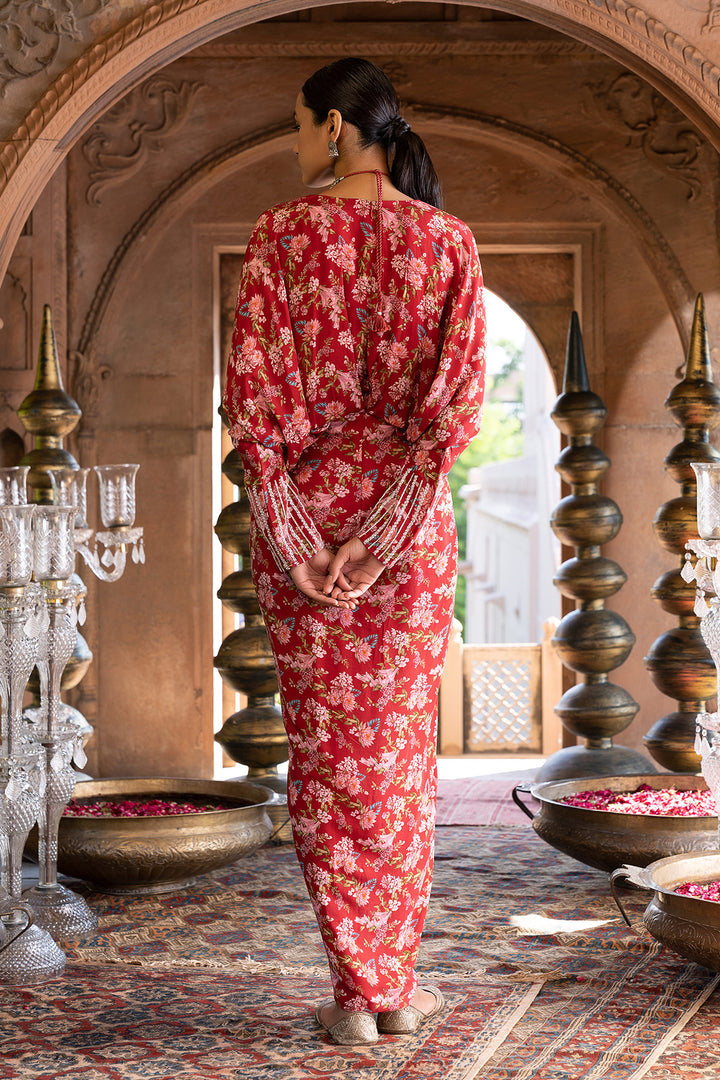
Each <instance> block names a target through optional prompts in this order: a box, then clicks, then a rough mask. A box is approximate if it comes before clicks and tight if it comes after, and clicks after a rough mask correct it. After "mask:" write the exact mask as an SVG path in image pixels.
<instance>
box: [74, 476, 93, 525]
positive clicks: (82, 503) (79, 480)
mask: <svg viewBox="0 0 720 1080" xmlns="http://www.w3.org/2000/svg"><path fill="white" fill-rule="evenodd" d="M89 475H90V469H89V467H88V468H85V469H76V471H75V501H74V503H73V506H75V507H76V508H77V515H76V517H75V528H76V529H87V528H88V519H87V478H88V476H89Z"/></svg>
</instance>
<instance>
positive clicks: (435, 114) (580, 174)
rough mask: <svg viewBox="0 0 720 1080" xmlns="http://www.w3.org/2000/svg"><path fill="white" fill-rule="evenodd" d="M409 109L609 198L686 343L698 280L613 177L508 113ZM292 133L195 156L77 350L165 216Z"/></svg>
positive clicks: (149, 216) (87, 347) (141, 224)
mask: <svg viewBox="0 0 720 1080" xmlns="http://www.w3.org/2000/svg"><path fill="white" fill-rule="evenodd" d="M406 114H407V115H408V117H411V118H412V119H413V120H414V122H416V123H419V124H420V125H422V127H423V129H424V130H425V131H427V132H439V133H441V134H443V135H444V136H445V137H447V136H448V135H455V136H457V137H458V138H462V139H465V140H468V141H472V142H479V141H487V140H488V139H491V140H499V141H501V142H503V143H505V144H506V145H507V146H508V147H509V148H510V149H512V150H513V151H514V152H516V153H521V154H526V155H528V156H534V157H536V158H538V159H540V160H541V161H544V163H545V165H546V167H547V165H548V163H550V164H551V165H552V166H553V167H555V168H557V169H558V170H562V171H563V172H565V173H570V174H571V175H572V176H573V177H574V179H575V180H576V181H579V182H580V183H582V184H583V185H584V186H586V187H589V188H590V189H591V190H592V191H593V192H594V194H595V195H596V196H597V197H598V198H603V199H605V200H606V201H607V202H608V203H609V204H610V206H611V208H612V210H613V211H614V213H615V214H616V215H617V216H618V217H620V218H622V220H623V221H624V222H625V223H626V224H627V226H628V227H629V230H630V232H631V233H632V235H633V236H634V238H635V241H636V243H637V244H638V246H639V248H640V250H641V251H642V253H643V256H644V258H645V260H646V262H647V263H648V266H649V267H650V269H651V270H652V272H653V274H654V275H655V278H656V280H657V282H658V285H659V288H660V289H661V291H662V293H663V295H664V296H665V299H666V302H667V304H668V309H669V311H670V313H671V315H672V318H673V320H674V322H675V325H676V327H677V330H678V334H679V336H680V339H681V341H682V342H683V345H686V344H687V335H688V324H687V316H688V312H689V311H690V310H691V309H692V304H693V300H694V293H693V290H692V286H691V285H690V282H689V281H688V279H687V277H686V275H685V272H684V270H683V268H682V266H681V265H680V263H679V261H678V259H677V256H676V255H675V253H674V251H673V250H672V248H671V247H670V245H669V244H668V242H667V240H666V239H665V237H664V236H663V234H662V233H661V232H660V230H659V228H658V227H657V225H656V223H655V222H654V221H653V219H652V218H651V217H650V215H649V214H648V213H647V212H646V211H645V209H644V208H643V207H642V206H641V204H640V203H639V202H638V200H637V199H636V198H635V196H634V195H633V194H632V193H631V192H630V191H629V190H628V189H627V188H626V187H625V186H624V185H623V184H621V183H620V182H619V181H618V180H617V179H616V178H615V177H614V176H612V175H611V174H610V173H608V172H607V171H606V170H605V169H603V168H602V167H601V166H599V165H598V164H597V163H596V162H594V161H592V160H591V159H590V158H588V157H586V156H585V155H584V154H581V153H579V152H578V151H577V150H575V149H573V148H572V147H570V146H567V145H566V144H564V143H562V142H560V141H559V140H558V139H554V138H552V137H551V136H548V135H545V134H543V133H542V132H538V131H535V130H534V129H532V128H529V127H526V126H524V125H521V124H517V123H514V122H511V121H508V120H504V119H503V118H502V117H498V116H493V115H489V114H486V113H480V112H475V111H472V110H469V109H456V108H452V109H451V108H447V107H444V108H442V109H438V108H436V107H434V106H431V105H426V104H422V103H419V102H416V103H409V105H408V107H407V110H406ZM292 138H293V134H292V128H291V126H290V125H289V124H279V125H277V126H275V127H272V128H264V129H262V130H260V131H256V132H252V133H250V134H248V135H245V136H243V137H242V138H240V139H237V140H235V141H233V142H232V143H229V144H227V145H226V146H224V147H222V148H221V149H219V150H215V151H213V152H212V153H210V154H208V155H206V156H205V157H203V158H202V159H200V160H199V161H197V162H195V163H194V164H193V165H192V166H190V168H188V169H186V170H185V171H184V172H183V173H181V174H180V175H179V176H177V177H176V178H175V180H173V182H172V183H171V184H169V185H168V186H167V187H166V188H165V189H164V190H163V191H161V192H160V194H159V195H158V196H157V197H156V198H155V199H154V201H153V202H152V203H151V204H150V205H149V206H148V207H147V208H146V210H145V211H144V212H143V213H142V215H141V216H140V217H139V218H138V219H137V220H136V221H135V222H134V224H133V225H132V227H131V228H130V229H129V230H128V231H127V233H126V234H125V236H124V237H123V239H122V241H121V242H120V244H119V245H118V246H117V248H116V249H115V251H114V253H113V255H112V258H111V259H110V261H109V262H108V264H107V266H106V268H105V271H104V273H103V275H102V278H101V279H100V282H99V284H98V287H97V289H96V291H95V294H94V296H93V299H92V302H91V304H90V307H89V308H88V312H87V314H86V316H85V320H84V323H83V328H82V331H81V333H80V338H79V341H78V352H77V354H76V355H77V356H81V357H84V356H88V355H91V354H92V352H93V345H94V340H95V337H96V335H97V333H98V331H99V329H100V326H101V323H102V319H103V316H104V313H105V311H106V310H107V307H108V305H109V303H110V301H111V298H112V295H113V293H114V291H115V289H116V287H117V284H118V281H119V279H120V277H121V275H122V274H123V272H126V271H127V264H128V260H131V259H132V253H133V251H134V249H135V247H136V244H137V243H138V241H140V240H143V239H144V238H146V237H147V236H148V234H149V233H150V232H151V231H152V230H153V229H155V228H157V227H159V226H161V225H162V220H163V218H164V217H165V216H166V215H168V214H170V213H176V212H177V210H178V204H179V203H181V202H182V201H184V200H185V199H188V198H190V197H195V196H196V195H197V193H198V189H199V188H203V187H206V186H210V185H212V184H215V183H217V181H218V178H219V171H220V170H222V169H223V168H231V169H233V170H235V169H238V168H247V167H248V166H251V165H253V164H254V163H256V162H258V161H260V160H262V159H263V158H265V157H266V156H269V155H272V154H274V153H276V152H277V151H279V150H289V148H290V144H291V141H292Z"/></svg>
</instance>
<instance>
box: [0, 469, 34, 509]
mask: <svg viewBox="0 0 720 1080" xmlns="http://www.w3.org/2000/svg"><path fill="white" fill-rule="evenodd" d="M29 472H30V466H29V465H13V466H11V467H10V468H6V469H0V506H25V505H26V503H27V475H28V473H29Z"/></svg>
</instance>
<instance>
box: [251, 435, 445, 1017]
mask: <svg viewBox="0 0 720 1080" xmlns="http://www.w3.org/2000/svg"><path fill="white" fill-rule="evenodd" d="M407 455H408V448H407V445H406V444H405V443H404V442H403V440H402V439H401V438H400V437H399V436H397V435H395V434H392V433H391V434H388V429H387V428H384V427H378V426H377V425H376V424H370V423H369V422H368V420H367V419H366V418H364V417H363V416H359V417H355V418H351V419H349V420H347V421H344V422H342V423H338V424H336V425H334V426H333V429H332V430H331V431H329V432H327V433H325V434H324V435H322V436H321V437H320V438H318V439H317V441H315V442H314V443H312V445H311V446H310V447H309V448H308V449H307V451H306V452H305V453H304V454H303V456H302V458H301V460H300V462H299V463H298V465H297V466H296V467H295V468H294V469H293V470H292V476H293V479H294V480H295V483H296V484H297V486H298V488H299V490H300V492H301V494H302V496H303V498H304V501H305V503H306V505H307V507H308V509H309V511H310V513H311V515H312V516H313V518H314V520H315V521H316V523H317V525H318V528H319V530H320V533H321V535H322V537H323V539H324V540H325V543H326V544H327V546H328V547H330V548H332V549H333V550H335V549H336V548H337V547H339V545H340V544H341V543H343V542H344V541H345V540H346V539H348V538H349V537H351V536H353V535H354V534H355V532H356V531H357V529H358V527H359V525H360V523H361V522H362V520H363V518H364V517H365V515H366V514H367V513H368V512H369V510H370V509H371V508H372V506H373V505H374V503H375V502H376V501H377V500H378V499H379V498H380V496H381V495H382V494H383V492H384V491H385V490H386V489H387V486H388V485H389V484H390V483H391V482H392V480H393V478H394V477H395V476H396V475H397V473H398V471H399V469H400V468H401V467H402V466H403V465H404V464H405V463H406V462H407ZM251 551H252V570H253V578H254V581H255V586H256V589H257V593H258V598H259V601H260V606H261V608H262V611H263V615H264V618H265V624H266V626H267V630H268V635H269V637H270V642H271V644H272V648H273V654H274V657H275V663H276V667H277V673H278V680H279V684H280V695H281V703H282V712H283V718H284V721H285V726H286V729H287V734H288V740H289V748H290V757H289V765H288V805H289V812H290V817H291V822H292V828H293V836H294V841H295V847H296V851H297V855H298V859H299V861H300V865H301V867H302V871H303V874H304V877H305V882H306V885H307V889H308V893H309V895H310V900H311V902H312V905H313V908H314V910H315V914H316V917H317V921H318V925H319V928H320V933H321V935H322V940H323V943H324V945H325V949H326V952H327V957H328V962H329V966H330V974H331V978H332V982H333V988H334V995H335V1000H336V1001H337V1003H338V1004H339V1005H341V1006H342V1007H343V1008H344V1009H350V1010H356V1009H365V1010H368V1011H371V1012H377V1011H386V1010H391V1009H397V1008H401V1007H402V1006H404V1005H406V1004H408V1003H409V1001H410V1000H411V999H412V997H413V994H414V992H415V989H416V985H417V983H416V977H415V971H414V967H415V960H416V956H417V951H418V946H419V942H420V936H421V933H422V929H423V923H424V920H425V913H426V910H427V904H428V900H429V896H430V888H431V883H432V863H433V846H434V818H435V796H436V788H437V764H436V741H437V697H438V689H439V684H440V676H441V674H442V669H443V665H444V662H445V656H446V652H447V642H448V636H449V631H450V625H451V622H452V614H453V604H454V592H455V578H456V574H457V541H456V530H455V519H454V514H453V509H452V500H451V497H450V489H449V485H448V483H447V480H446V479H445V478H444V479H443V480H442V481H441V484H440V488H439V490H438V493H437V497H436V499H435V502H434V504H433V507H432V509H431V511H430V513H429V516H428V518H427V519H426V520H425V522H424V524H423V526H422V528H421V530H420V533H419V534H418V535H417V537H416V538H415V541H414V543H413V545H412V547H411V548H410V550H409V551H407V552H406V553H405V555H404V556H403V557H402V558H401V559H400V561H399V562H397V563H396V564H395V565H393V566H392V567H389V568H387V569H386V570H385V571H384V572H383V573H382V574H381V576H380V577H379V578H378V580H377V581H376V582H375V584H374V585H373V586H372V588H371V589H370V590H368V592H367V593H365V594H364V595H363V596H362V597H361V598H360V600H359V607H358V609H357V610H356V611H347V610H343V609H339V608H323V607H320V606H319V605H316V604H313V603H312V602H311V601H309V600H308V599H307V598H306V597H304V596H303V595H302V594H301V593H299V592H298V590H297V589H296V588H295V586H294V584H293V582H292V580H291V579H290V577H289V575H288V574H285V573H283V572H282V571H280V570H279V569H278V568H277V565H276V564H275V562H274V560H273V558H272V554H271V552H270V550H269V548H268V545H267V543H266V542H265V540H264V539H263V537H262V535H261V534H260V532H259V531H258V530H256V529H254V528H253V530H252V534H251Z"/></svg>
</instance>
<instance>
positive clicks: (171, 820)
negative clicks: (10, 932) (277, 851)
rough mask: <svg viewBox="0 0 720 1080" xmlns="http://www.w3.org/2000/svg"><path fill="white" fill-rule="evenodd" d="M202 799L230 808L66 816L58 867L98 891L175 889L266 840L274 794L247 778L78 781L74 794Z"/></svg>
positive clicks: (63, 819)
mask: <svg viewBox="0 0 720 1080" xmlns="http://www.w3.org/2000/svg"><path fill="white" fill-rule="evenodd" d="M197 796H200V797H202V798H203V799H204V798H207V800H208V801H209V802H212V801H214V800H217V801H218V802H223V803H226V802H227V804H228V805H227V807H224V808H223V809H222V810H208V811H205V812H202V813H199V814H175V815H164V816H160V815H159V816H158V817H136V818H132V817H117V818H113V817H108V818H105V817H62V818H61V819H60V829H59V835H58V860H57V864H58V870H59V871H60V872H61V873H63V874H68V875H69V876H71V877H78V878H82V879H83V880H85V881H89V882H91V883H92V885H93V887H94V888H95V889H96V890H97V891H98V892H108V893H121V894H128V893H160V892H172V891H174V890H176V889H184V888H186V887H187V886H188V885H190V884H192V881H193V880H194V878H195V876H196V875H197V874H206V873H208V871H210V870H217V869H218V868H219V867H221V866H227V865H228V863H231V862H234V861H235V860H236V859H239V858H241V857H242V856H243V855H249V854H251V853H252V852H253V851H256V850H257V849H258V848H259V847H262V845H263V844H264V843H265V842H266V841H267V840H268V839H269V837H270V834H271V832H272V825H271V823H270V818H269V816H268V813H267V809H266V807H267V805H268V804H269V803H271V802H272V801H273V800H274V798H275V795H274V792H272V791H270V790H269V788H265V787H261V786H260V785H259V784H252V783H249V782H247V781H244V780H243V781H234V780H186V779H176V778H171V777H161V778H159V779H157V778H152V779H148V778H139V779H119V780H87V781H83V782H81V783H79V784H76V785H75V791H74V793H73V798H75V799H97V798H102V799H123V798H128V799H137V798H139V797H148V798H152V797H156V798H157V797H159V798H166V799H172V798H173V797H175V798H178V799H183V798H186V797H197ZM233 804H234V805H233Z"/></svg>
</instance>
